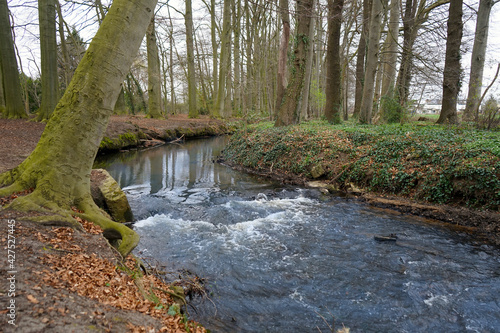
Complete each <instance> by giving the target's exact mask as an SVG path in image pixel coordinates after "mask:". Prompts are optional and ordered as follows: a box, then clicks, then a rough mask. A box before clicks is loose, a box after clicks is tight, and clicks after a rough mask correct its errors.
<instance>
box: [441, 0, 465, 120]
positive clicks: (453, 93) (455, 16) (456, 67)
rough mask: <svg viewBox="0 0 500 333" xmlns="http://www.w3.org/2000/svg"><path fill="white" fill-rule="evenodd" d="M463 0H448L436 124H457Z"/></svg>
mask: <svg viewBox="0 0 500 333" xmlns="http://www.w3.org/2000/svg"><path fill="white" fill-rule="evenodd" d="M462 5H463V0H450V9H449V16H448V33H447V35H448V38H447V40H446V58H445V64H444V73H443V104H442V105H441V113H440V114H439V119H438V120H437V123H438V124H445V123H446V124H457V123H458V115H457V98H458V93H459V91H460V79H461V72H462V71H461V68H460V44H461V43H462V31H463V22H462V14H463V9H462Z"/></svg>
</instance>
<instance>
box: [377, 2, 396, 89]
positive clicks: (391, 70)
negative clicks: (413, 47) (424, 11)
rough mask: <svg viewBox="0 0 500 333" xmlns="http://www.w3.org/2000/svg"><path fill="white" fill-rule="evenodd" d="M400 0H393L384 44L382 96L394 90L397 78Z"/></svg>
mask: <svg viewBox="0 0 500 333" xmlns="http://www.w3.org/2000/svg"><path fill="white" fill-rule="evenodd" d="M399 1H400V0H391V7H390V17H389V24H388V31H387V37H386V39H385V45H384V52H385V54H384V62H383V70H382V75H383V79H382V91H381V95H382V96H387V94H388V93H389V92H390V91H394V89H393V88H394V84H395V80H396V64H397V60H398V36H399ZM390 97H393V96H390Z"/></svg>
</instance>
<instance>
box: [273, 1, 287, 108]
mask: <svg viewBox="0 0 500 333" xmlns="http://www.w3.org/2000/svg"><path fill="white" fill-rule="evenodd" d="M279 13H280V16H281V22H282V24H283V30H282V32H281V39H280V46H279V51H278V78H277V81H278V85H277V87H276V89H277V91H276V103H275V110H279V108H280V106H281V103H282V101H283V95H284V93H285V89H286V85H287V82H286V68H287V66H286V60H287V50H288V42H289V41H290V14H289V9H288V0H280V1H279Z"/></svg>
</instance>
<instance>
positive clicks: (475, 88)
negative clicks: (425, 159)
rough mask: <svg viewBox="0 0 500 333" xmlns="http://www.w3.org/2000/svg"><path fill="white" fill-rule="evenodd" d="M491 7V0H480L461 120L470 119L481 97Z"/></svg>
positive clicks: (473, 115) (477, 108) (477, 107)
mask: <svg viewBox="0 0 500 333" xmlns="http://www.w3.org/2000/svg"><path fill="white" fill-rule="evenodd" d="M492 7H493V0H481V1H480V2H479V10H478V12H477V21H476V33H475V37H474V46H473V47H472V56H471V65H470V77H469V92H468V94H467V103H466V105H465V111H464V115H463V120H472V119H473V118H474V117H475V113H476V110H479V99H480V98H481V88H482V85H483V69H484V61H485V58H486V46H487V44H488V30H489V26H490V13H491V8H492Z"/></svg>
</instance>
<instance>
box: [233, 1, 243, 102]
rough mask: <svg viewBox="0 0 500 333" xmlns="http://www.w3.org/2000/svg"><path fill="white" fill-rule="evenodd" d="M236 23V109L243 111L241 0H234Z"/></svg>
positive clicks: (234, 31) (234, 26)
mask: <svg viewBox="0 0 500 333" xmlns="http://www.w3.org/2000/svg"><path fill="white" fill-rule="evenodd" d="M234 5H235V8H234V10H233V11H234V19H233V21H234V23H233V34H234V47H233V50H234V51H233V53H234V66H233V68H234V79H233V82H234V110H235V111H237V112H240V111H241V94H242V89H241V70H240V67H241V51H240V35H241V1H240V0H235V1H234Z"/></svg>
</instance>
